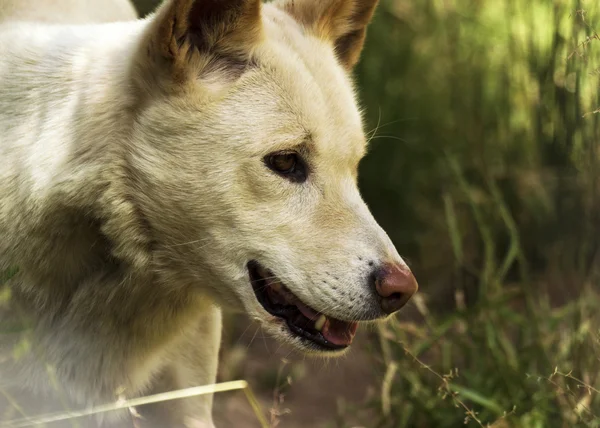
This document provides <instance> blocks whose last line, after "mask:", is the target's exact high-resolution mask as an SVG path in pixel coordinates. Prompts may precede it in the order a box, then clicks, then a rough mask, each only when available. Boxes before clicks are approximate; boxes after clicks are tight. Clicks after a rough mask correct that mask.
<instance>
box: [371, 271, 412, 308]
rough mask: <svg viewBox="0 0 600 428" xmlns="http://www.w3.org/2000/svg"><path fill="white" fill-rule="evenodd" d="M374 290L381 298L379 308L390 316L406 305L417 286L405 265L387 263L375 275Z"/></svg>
mask: <svg viewBox="0 0 600 428" xmlns="http://www.w3.org/2000/svg"><path fill="white" fill-rule="evenodd" d="M375 289H376V290H377V294H379V296H380V297H381V308H382V309H383V311H384V312H385V313H386V314H391V313H393V312H396V311H397V310H399V309H400V308H402V307H403V306H404V305H406V303H407V302H408V301H409V300H410V298H411V297H412V295H413V294H415V293H416V292H417V290H418V289H419V285H418V284H417V280H416V279H415V277H414V275H413V274H412V272H411V271H410V269H409V268H408V267H407V266H406V265H404V264H392V263H388V264H385V265H383V266H382V267H381V268H380V269H379V270H378V272H377V273H376V275H375Z"/></svg>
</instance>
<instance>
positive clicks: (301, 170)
mask: <svg viewBox="0 0 600 428" xmlns="http://www.w3.org/2000/svg"><path fill="white" fill-rule="evenodd" d="M265 163H266V164H267V166H268V167H269V168H271V169H272V170H273V171H275V172H276V173H277V174H279V175H282V176H283V177H285V178H287V179H289V180H291V181H294V182H297V183H301V182H303V181H305V180H306V167H305V166H304V162H303V161H302V158H301V157H300V155H299V154H298V153H294V152H278V153H272V154H270V155H268V156H267V157H265Z"/></svg>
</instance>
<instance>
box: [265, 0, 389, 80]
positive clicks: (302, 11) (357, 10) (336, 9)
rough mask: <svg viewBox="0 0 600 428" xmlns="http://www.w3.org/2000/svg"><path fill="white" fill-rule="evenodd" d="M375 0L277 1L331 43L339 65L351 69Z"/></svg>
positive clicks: (309, 28)
mask: <svg viewBox="0 0 600 428" xmlns="http://www.w3.org/2000/svg"><path fill="white" fill-rule="evenodd" d="M377 3H378V0H277V2H276V4H277V5H278V6H279V7H280V8H281V9H283V10H285V11H286V12H287V13H289V14H290V15H292V16H293V17H294V18H295V19H296V20H297V21H298V22H299V23H300V24H301V25H302V26H303V27H304V28H305V29H306V30H308V31H310V32H312V33H313V34H315V35H316V36H317V37H320V38H323V39H326V40H328V41H330V42H331V43H333V44H334V46H335V51H336V54H337V56H338V59H339V60H340V62H341V64H342V65H343V66H344V67H345V68H346V69H347V70H351V69H352V68H353V67H354V66H355V65H356V63H357V62H358V60H359V58H360V53H361V51H362V48H363V44H364V42H365V36H366V34H367V25H368V24H369V22H370V21H371V18H372V17H373V13H374V12H375V7H376V6H377Z"/></svg>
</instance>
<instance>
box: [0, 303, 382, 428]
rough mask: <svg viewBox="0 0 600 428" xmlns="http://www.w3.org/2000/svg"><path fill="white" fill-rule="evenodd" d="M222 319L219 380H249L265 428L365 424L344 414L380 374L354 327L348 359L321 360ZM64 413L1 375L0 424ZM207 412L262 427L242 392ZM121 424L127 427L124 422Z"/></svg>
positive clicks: (222, 425) (225, 425) (229, 425)
mask: <svg viewBox="0 0 600 428" xmlns="http://www.w3.org/2000/svg"><path fill="white" fill-rule="evenodd" d="M226 319H227V323H226V325H225V334H224V339H223V349H222V355H221V363H220V374H219V381H221V382H223V381H229V380H241V379H243V380H246V381H248V382H249V383H250V385H251V388H252V390H253V392H254V393H255V394H256V396H257V398H258V400H259V402H260V405H261V407H262V410H263V412H264V413H265V414H266V417H267V419H268V420H269V422H270V424H271V428H308V427H310V428H334V427H335V428H338V427H339V428H341V427H342V426H343V427H344V428H346V427H348V428H350V427H364V428H368V427H365V425H364V424H363V425H359V424H355V423H352V416H350V415H349V413H350V412H348V410H351V409H356V408H357V407H358V406H357V405H362V404H363V403H364V402H365V401H366V400H367V399H368V397H370V396H373V394H375V393H376V385H377V379H381V378H382V376H383V374H382V373H378V372H377V369H376V368H375V367H373V363H372V360H369V359H368V358H367V353H366V350H365V349H366V345H367V343H368V341H367V335H368V333H367V332H365V331H363V332H359V334H358V336H357V339H356V343H355V344H354V345H353V349H351V351H350V352H349V353H348V354H347V355H346V356H344V357H342V358H336V359H328V360H324V359H315V358H307V357H306V356H304V355H298V354H294V353H292V352H291V349H290V348H287V347H284V346H281V345H280V344H278V343H277V342H275V341H274V340H273V339H271V338H270V337H268V336H267V335H265V334H263V332H262V330H261V329H260V327H259V326H258V325H255V324H252V323H250V322H249V321H248V320H247V319H246V318H245V317H244V316H241V315H240V316H236V317H235V318H233V317H231V316H229V317H227V318H226ZM234 320H237V321H234ZM361 333H362V334H361ZM63 398H64V397H63ZM360 407H364V406H360ZM64 410H73V409H72V408H68V407H65V405H64V403H63V400H62V399H61V397H60V396H58V395H57V396H56V397H47V396H44V397H37V398H36V397H32V396H31V395H29V394H22V393H20V392H17V390H15V389H14V388H10V387H8V386H7V385H2V382H1V379H0V426H2V422H6V421H9V420H14V419H19V418H21V417H23V416H26V415H27V416H29V417H31V416H39V415H41V414H45V415H47V414H48V413H53V412H57V411H58V412H62V411H64ZM213 413H214V417H215V424H216V426H217V428H261V427H260V424H259V422H258V419H257V417H256V416H255V414H254V413H253V411H252V408H251V406H250V405H249V403H248V401H247V399H246V396H245V394H244V393H243V392H242V391H235V392H228V393H220V394H217V395H216V396H215V405H214V412H213ZM340 413H342V414H344V424H343V425H339V424H338V425H335V419H336V416H337V415H338V414H340ZM125 424H126V425H127V427H130V426H132V424H131V423H130V422H125ZM46 426H47V427H48V428H62V427H65V428H72V427H76V426H78V427H81V428H84V427H91V426H96V419H94V418H82V419H76V420H69V421H65V422H61V423H52V424H49V425H46Z"/></svg>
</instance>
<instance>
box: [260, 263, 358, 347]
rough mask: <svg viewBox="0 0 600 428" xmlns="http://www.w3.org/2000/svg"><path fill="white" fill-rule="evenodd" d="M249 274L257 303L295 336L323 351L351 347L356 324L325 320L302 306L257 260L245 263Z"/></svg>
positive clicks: (328, 318)
mask: <svg viewBox="0 0 600 428" xmlns="http://www.w3.org/2000/svg"><path fill="white" fill-rule="evenodd" d="M248 272H249V274H250V282H251V283H252V287H253V288H254V293H255V294H256V298H257V299H258V301H259V302H260V304H261V305H262V306H263V307H264V308H265V310H266V311H267V312H268V313H270V314H271V315H274V316H276V317H278V318H281V319H282V320H284V321H285V322H286V324H287V326H288V328H289V330H290V332H291V333H292V334H293V335H294V336H296V337H299V338H301V339H304V340H306V341H308V342H310V343H312V344H313V345H316V346H317V347H319V348H320V349H322V350H326V351H336V350H340V349H344V348H347V347H348V346H350V344H351V343H352V339H354V335H355V334H356V329H357V328H358V323H356V322H348V321H340V320H337V319H335V318H331V317H328V316H326V315H325V314H321V313H319V312H317V311H315V310H314V309H312V308H310V307H309V306H307V305H305V304H304V303H302V301H301V300H300V299H299V298H298V297H296V296H295V295H294V294H293V293H292V292H291V291H290V290H289V289H288V288H287V287H286V286H285V285H284V284H283V283H282V282H281V281H280V280H279V279H278V278H277V277H276V276H275V275H273V273H272V272H271V271H269V270H268V269H265V268H264V267H263V266H261V265H260V264H259V263H258V262H256V261H251V262H249V263H248Z"/></svg>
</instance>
